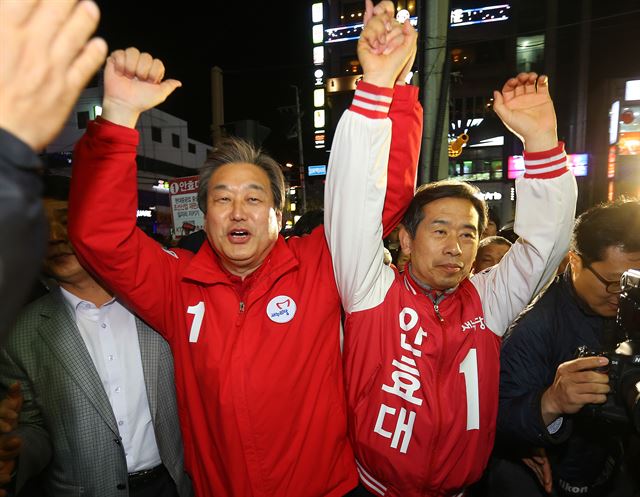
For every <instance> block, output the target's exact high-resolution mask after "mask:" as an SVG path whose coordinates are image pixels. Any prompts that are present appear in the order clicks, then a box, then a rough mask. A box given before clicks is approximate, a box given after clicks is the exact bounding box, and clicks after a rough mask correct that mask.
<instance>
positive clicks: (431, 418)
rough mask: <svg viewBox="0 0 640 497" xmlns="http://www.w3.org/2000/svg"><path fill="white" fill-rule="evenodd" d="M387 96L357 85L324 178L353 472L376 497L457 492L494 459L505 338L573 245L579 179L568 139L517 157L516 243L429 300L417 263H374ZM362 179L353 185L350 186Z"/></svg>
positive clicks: (383, 173)
mask: <svg viewBox="0 0 640 497" xmlns="http://www.w3.org/2000/svg"><path fill="white" fill-rule="evenodd" d="M386 98H388V90H385V89H381V88H377V87H374V86H371V85H361V86H359V87H358V90H357V91H356V95H355V98H354V103H353V106H352V107H351V110H350V111H347V112H346V113H345V115H344V116H343V117H342V119H341V121H340V123H339V125H338V129H337V131H336V134H335V137H334V141H333V145H332V153H331V160H330V162H329V175H328V177H327V190H326V191H327V202H326V210H325V213H326V214H325V215H326V217H325V229H326V233H327V240H328V242H329V246H330V248H331V253H332V256H333V262H334V268H335V272H336V282H337V285H338V288H339V291H340V295H341V298H342V302H343V305H344V309H345V312H346V314H347V320H346V324H345V342H344V362H345V378H346V385H347V399H348V400H347V404H348V410H349V434H350V437H351V440H352V445H353V447H354V452H355V454H356V459H357V465H358V472H359V475H360V479H361V481H362V483H363V484H364V485H365V486H366V487H367V488H368V490H369V491H370V492H372V493H373V494H375V495H380V496H385V497H427V496H429V497H435V496H438V497H439V496H448V495H455V494H458V493H460V492H463V491H464V487H465V486H466V485H469V484H471V483H473V482H474V481H476V480H477V479H479V478H480V476H481V474H482V472H483V470H484V467H485V465H486V463H487V460H488V458H489V455H490V454H491V450H492V448H493V439H494V433H495V426H496V414H497V407H498V404H497V401H498V375H499V369H500V362H499V352H500V337H501V336H502V334H503V333H504V331H505V329H506V327H507V326H508V325H509V323H510V322H511V321H512V320H513V319H514V318H515V316H516V315H517V314H518V313H519V312H520V311H521V310H522V309H523V308H524V306H525V305H526V304H527V303H528V302H529V301H530V299H531V298H532V296H533V295H534V294H535V293H537V292H538V291H539V290H540V288H541V287H543V286H544V285H545V283H546V282H547V281H548V280H549V279H550V278H551V277H552V275H553V274H555V271H556V268H557V266H558V264H559V263H560V261H561V260H562V258H563V257H564V255H565V253H566V250H567V249H568V245H569V238H570V236H571V228H572V225H573V216H574V213H575V201H576V184H575V179H574V178H573V175H571V173H569V172H568V170H567V167H566V157H565V154H564V147H563V146H562V145H560V146H558V148H557V149H553V150H550V151H547V152H541V153H536V154H526V153H525V166H526V169H527V172H526V174H525V177H524V178H522V179H519V180H518V181H517V183H516V188H517V195H518V206H517V211H516V212H517V214H516V221H515V229H516V232H517V233H518V234H519V235H520V236H521V237H522V238H521V239H520V240H519V241H518V242H516V243H515V244H514V245H513V247H512V248H511V249H510V251H509V252H508V253H507V254H506V255H505V256H504V258H503V259H502V261H501V262H500V264H498V265H497V266H495V267H494V268H492V269H490V270H487V271H484V272H482V273H480V274H478V275H475V276H474V277H473V278H471V279H465V280H463V281H462V282H461V283H460V284H459V285H458V286H457V287H456V288H454V289H451V290H450V291H447V292H445V293H444V294H443V295H441V296H440V297H439V298H438V299H436V300H432V298H430V297H428V296H427V295H426V294H427V293H431V292H428V291H426V290H424V289H423V288H421V286H420V285H419V284H418V283H417V282H416V281H414V280H412V278H411V275H410V274H411V266H409V269H408V270H406V271H405V273H404V276H403V275H398V274H397V273H394V271H393V270H392V269H391V268H389V267H386V266H384V264H383V262H382V255H381V253H380V248H381V245H382V237H381V232H382V225H381V221H382V212H383V202H384V195H385V190H386V187H387V184H386V181H387V178H391V173H389V175H387V174H386V159H385V158H386V156H387V150H388V147H389V142H390V134H391V129H390V126H389V122H388V121H387V120H385V119H381V118H383V117H385V115H386V112H385V107H384V102H385V101H386V100H385V99H386ZM372 110H374V111H376V112H372ZM394 133H395V131H394ZM365 135H366V136H368V138H369V139H368V141H367V143H366V146H364V147H363V148H358V145H360V144H362V143H363V142H362V140H361V139H360V137H362V136H365ZM394 140H395V135H394ZM356 178H359V183H358V187H357V188H349V187H347V186H345V185H351V184H353V183H354V181H355V179H356ZM347 191H348V193H349V194H348V195H347ZM353 218H356V219H359V220H360V222H359V223H357V225H354V223H353V222H352V219H353ZM432 297H434V295H432Z"/></svg>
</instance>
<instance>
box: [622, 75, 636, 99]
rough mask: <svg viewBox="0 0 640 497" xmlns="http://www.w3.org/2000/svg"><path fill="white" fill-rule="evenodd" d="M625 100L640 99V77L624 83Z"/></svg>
mask: <svg viewBox="0 0 640 497" xmlns="http://www.w3.org/2000/svg"><path fill="white" fill-rule="evenodd" d="M624 99H625V100H640V79H633V80H631V81H627V82H626V83H625V85H624Z"/></svg>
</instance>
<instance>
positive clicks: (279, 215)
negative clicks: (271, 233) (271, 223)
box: [276, 209, 282, 231]
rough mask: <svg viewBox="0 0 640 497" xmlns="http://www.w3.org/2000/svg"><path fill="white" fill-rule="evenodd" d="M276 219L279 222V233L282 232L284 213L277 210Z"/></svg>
mask: <svg viewBox="0 0 640 497" xmlns="http://www.w3.org/2000/svg"><path fill="white" fill-rule="evenodd" d="M276 219H277V220H278V231H282V211H281V210H280V209H276Z"/></svg>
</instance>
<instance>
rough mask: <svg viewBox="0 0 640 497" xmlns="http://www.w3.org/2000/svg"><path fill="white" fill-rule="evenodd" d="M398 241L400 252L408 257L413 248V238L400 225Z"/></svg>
mask: <svg viewBox="0 0 640 497" xmlns="http://www.w3.org/2000/svg"><path fill="white" fill-rule="evenodd" d="M398 240H399V241H400V248H401V249H402V251H403V252H404V253H405V254H409V255H410V254H411V248H412V247H413V238H412V237H411V235H410V234H409V232H408V231H407V229H406V228H405V227H404V226H403V225H402V224H401V225H400V231H398Z"/></svg>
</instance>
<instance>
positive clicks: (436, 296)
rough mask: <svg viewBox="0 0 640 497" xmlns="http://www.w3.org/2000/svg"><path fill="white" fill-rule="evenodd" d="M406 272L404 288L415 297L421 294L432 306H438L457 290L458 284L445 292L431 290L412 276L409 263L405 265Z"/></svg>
mask: <svg viewBox="0 0 640 497" xmlns="http://www.w3.org/2000/svg"><path fill="white" fill-rule="evenodd" d="M407 268H408V269H407V270H406V271H405V272H404V281H405V286H407V288H408V289H409V291H410V292H411V293H413V294H414V295H416V294H417V293H422V294H423V295H426V296H427V297H428V298H429V300H431V302H433V303H434V304H439V303H440V302H442V301H443V300H444V299H445V298H447V297H448V296H449V295H451V294H452V293H453V292H455V291H456V290H457V289H458V286H460V285H459V284H458V285H456V286H454V287H453V288H447V289H446V290H435V289H433V288H431V286H429V285H428V284H427V283H425V282H423V281H420V280H419V279H418V278H417V277H416V275H414V274H413V268H412V267H411V263H409V264H407Z"/></svg>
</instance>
